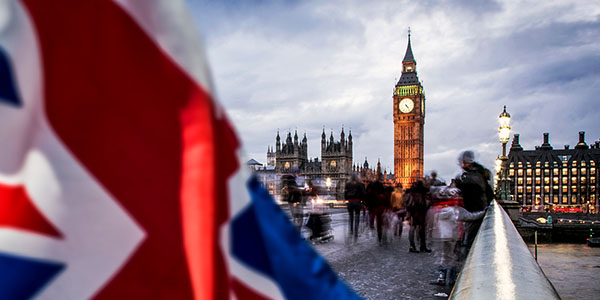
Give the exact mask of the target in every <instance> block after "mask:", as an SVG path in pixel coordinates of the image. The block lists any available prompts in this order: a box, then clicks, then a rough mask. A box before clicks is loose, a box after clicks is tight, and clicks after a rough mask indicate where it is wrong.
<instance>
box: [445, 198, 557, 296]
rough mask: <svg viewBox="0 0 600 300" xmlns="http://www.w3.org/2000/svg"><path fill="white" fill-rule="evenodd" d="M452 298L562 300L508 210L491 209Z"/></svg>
mask: <svg viewBox="0 0 600 300" xmlns="http://www.w3.org/2000/svg"><path fill="white" fill-rule="evenodd" d="M449 299H527V300H529V299H560V296H559V295H558V293H557V292H556V290H555V289H554V286H553V285H552V283H551V282H550V281H549V280H548V278H546V275H544V272H543V271H542V269H541V268H540V266H539V265H538V264H537V262H536V261H535V259H534V258H533V257H532V255H531V252H530V251H529V248H528V247H527V245H526V244H525V242H524V241H523V239H522V238H521V236H520V235H519V233H518V232H517V229H516V228H515V226H514V225H513V224H512V222H511V221H510V219H509V217H508V215H507V214H506V212H505V211H504V209H503V208H502V207H501V206H500V205H498V203H497V202H496V201H494V202H493V205H492V206H490V208H489V209H488V211H487V213H486V215H485V218H484V219H483V223H482V225H481V228H480V229H479V232H478V233H477V237H476V238H475V242H474V243H473V246H472V247H471V251H470V252H469V256H468V257H467V261H466V262H465V265H464V266H463V269H462V270H461V272H460V275H459V277H458V280H457V281H456V284H455V285H454V288H453V289H452V293H451V294H450V297H449Z"/></svg>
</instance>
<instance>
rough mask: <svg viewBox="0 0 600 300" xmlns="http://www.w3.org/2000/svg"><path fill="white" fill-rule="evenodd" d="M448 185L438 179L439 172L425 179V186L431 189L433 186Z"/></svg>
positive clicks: (432, 172)
mask: <svg viewBox="0 0 600 300" xmlns="http://www.w3.org/2000/svg"><path fill="white" fill-rule="evenodd" d="M444 185H446V183H445V182H444V181H442V180H440V179H438V177H437V171H435V170H433V171H431V175H430V176H428V177H427V178H425V186H426V187H427V188H431V187H432V186H444Z"/></svg>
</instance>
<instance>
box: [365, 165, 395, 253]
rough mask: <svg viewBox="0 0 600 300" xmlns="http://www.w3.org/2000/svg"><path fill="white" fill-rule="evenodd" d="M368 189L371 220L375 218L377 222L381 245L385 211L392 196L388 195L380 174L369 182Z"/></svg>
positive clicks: (378, 238)
mask: <svg viewBox="0 0 600 300" xmlns="http://www.w3.org/2000/svg"><path fill="white" fill-rule="evenodd" d="M367 191H368V192H367V198H368V199H369V201H370V203H371V209H370V210H369V213H370V216H371V218H370V219H369V221H370V222H372V221H371V220H374V221H375V223H376V224H377V241H378V242H379V244H380V245H381V244H382V243H383V213H384V212H385V210H386V209H387V208H389V206H390V198H389V197H386V193H385V188H384V186H383V183H381V180H380V176H377V180H375V181H373V182H371V183H370V184H369V186H368V187H367ZM371 226H372V225H371ZM371 228H372V227H371Z"/></svg>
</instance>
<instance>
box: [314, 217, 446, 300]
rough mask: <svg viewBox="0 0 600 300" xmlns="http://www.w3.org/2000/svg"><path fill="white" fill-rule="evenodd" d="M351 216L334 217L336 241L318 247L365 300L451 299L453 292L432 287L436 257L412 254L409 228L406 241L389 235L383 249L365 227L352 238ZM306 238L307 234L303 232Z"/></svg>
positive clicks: (404, 234) (406, 231) (372, 232)
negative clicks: (409, 250) (431, 281)
mask: <svg viewBox="0 0 600 300" xmlns="http://www.w3.org/2000/svg"><path fill="white" fill-rule="evenodd" d="M347 218H348V215H347V213H337V214H333V215H332V225H333V226H332V227H333V230H334V236H335V238H334V240H333V241H331V242H329V243H325V244H317V245H315V246H314V247H315V249H316V250H317V251H319V252H320V253H321V254H322V255H323V256H324V257H325V258H326V259H327V260H328V262H329V264H330V265H331V266H332V267H333V269H334V270H335V271H336V272H337V274H338V275H339V276H340V277H341V278H343V279H344V280H345V281H346V282H347V283H348V284H349V285H350V286H351V287H352V288H353V289H354V290H355V291H356V292H357V293H358V294H359V295H361V296H362V297H364V298H365V299H374V300H375V299H377V300H381V299H447V297H443V296H434V295H435V294H439V293H445V294H446V295H450V291H451V288H450V287H447V286H436V285H431V284H429V280H432V279H434V278H435V275H436V271H437V266H436V265H435V259H434V254H433V253H409V252H408V247H409V243H408V224H407V223H405V224H404V230H403V234H402V237H400V238H398V237H394V236H393V235H392V234H391V233H388V234H387V243H384V245H383V246H380V245H379V244H378V242H377V235H376V232H375V231H372V230H370V229H368V228H365V227H366V226H364V225H363V223H361V227H362V228H361V230H360V235H359V237H358V238H357V239H356V240H355V239H354V238H352V237H349V234H348V224H347ZM303 234H305V235H306V234H307V232H306V231H305V230H303Z"/></svg>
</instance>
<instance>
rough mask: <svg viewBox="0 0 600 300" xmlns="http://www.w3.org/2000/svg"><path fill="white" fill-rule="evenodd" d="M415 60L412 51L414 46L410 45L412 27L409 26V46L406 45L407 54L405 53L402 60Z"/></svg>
mask: <svg viewBox="0 0 600 300" xmlns="http://www.w3.org/2000/svg"><path fill="white" fill-rule="evenodd" d="M408 61H415V58H414V56H413V53H412V48H411V47H410V27H408V46H407V47H406V54H404V59H403V60H402V62H408Z"/></svg>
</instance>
